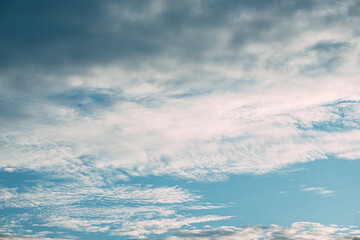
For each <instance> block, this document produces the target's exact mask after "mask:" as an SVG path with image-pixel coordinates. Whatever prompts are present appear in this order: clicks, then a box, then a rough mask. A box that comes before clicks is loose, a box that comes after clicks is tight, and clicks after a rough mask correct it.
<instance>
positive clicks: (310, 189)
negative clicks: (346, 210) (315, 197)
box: [302, 187, 334, 197]
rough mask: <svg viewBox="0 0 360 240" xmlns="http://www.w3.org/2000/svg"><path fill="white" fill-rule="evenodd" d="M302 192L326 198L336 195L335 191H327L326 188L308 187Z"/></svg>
mask: <svg viewBox="0 0 360 240" xmlns="http://www.w3.org/2000/svg"><path fill="white" fill-rule="evenodd" d="M302 191H305V192H314V193H316V194H319V195H323V196H325V197H329V196H333V195H334V191H331V190H328V189H326V188H324V187H307V188H304V189H303V190H302Z"/></svg>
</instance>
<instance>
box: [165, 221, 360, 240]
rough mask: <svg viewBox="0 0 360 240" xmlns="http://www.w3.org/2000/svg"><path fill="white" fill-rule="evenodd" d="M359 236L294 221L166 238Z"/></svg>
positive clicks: (343, 229) (346, 230)
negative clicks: (285, 225) (288, 223)
mask: <svg viewBox="0 0 360 240" xmlns="http://www.w3.org/2000/svg"><path fill="white" fill-rule="evenodd" d="M355 237H359V235H357V234H356V233H355V232H354V231H351V230H350V228H348V227H341V226H337V225H330V226H326V225H322V224H319V223H312V222H296V223H293V224H292V225H291V226H289V227H282V226H278V225H270V226H246V227H230V226H223V227H218V228H207V229H206V228H204V229H190V230H184V229H183V230H177V231H175V236H172V237H166V238H162V239H166V240H180V239H184V240H185V239H194V240H196V239H209V240H210V239H244V240H250V239H252V240H257V239H284V240H285V239H289V240H290V239H299V240H300V239H301V240H303V239H314V240H315V239H318V240H323V239H332V240H340V239H349V240H350V239H355Z"/></svg>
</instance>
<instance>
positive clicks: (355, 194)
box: [0, 156, 360, 239]
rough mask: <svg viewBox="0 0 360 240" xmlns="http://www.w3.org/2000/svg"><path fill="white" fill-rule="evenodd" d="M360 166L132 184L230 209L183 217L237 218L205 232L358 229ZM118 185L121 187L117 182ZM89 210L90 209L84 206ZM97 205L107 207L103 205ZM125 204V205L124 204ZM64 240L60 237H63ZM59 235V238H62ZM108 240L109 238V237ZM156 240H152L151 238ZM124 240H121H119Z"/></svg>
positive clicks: (323, 164) (28, 177) (27, 182)
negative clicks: (226, 228)
mask: <svg viewBox="0 0 360 240" xmlns="http://www.w3.org/2000/svg"><path fill="white" fill-rule="evenodd" d="M358 169H360V161H349V160H342V159H336V158H334V157H331V156H330V157H329V158H328V159H324V160H318V161H313V162H308V163H299V164H295V165H292V166H290V167H289V168H288V169H285V170H280V171H277V172H274V173H268V174H263V175H251V174H243V175H232V176H230V178H229V181H226V182H212V183H206V182H195V181H189V180H184V179H174V178H172V177H169V176H161V177H154V176H151V177H137V178H132V179H131V180H130V182H128V184H142V185H148V184H152V185H153V186H154V187H159V186H175V185H179V186H181V187H182V188H184V189H190V190H193V191H194V192H196V193H199V194H201V195H203V196H204V201H206V202H210V203H212V204H228V206H227V207H224V208H218V209H210V210H186V211H184V210H183V211H180V212H179V213H182V214H185V215H193V216H203V215H208V214H216V215H224V216H228V215H230V216H233V218H231V219H228V220H223V221H215V222H204V223H201V224H194V226H197V227H201V226H204V225H211V226H214V227H216V226H223V225H232V226H242V225H249V224H250V225H253V224H255V225H258V224H260V225H269V224H278V225H285V226H286V225H290V224H291V223H293V222H297V221H311V222H319V223H322V224H338V225H358V224H359V223H360V218H359V213H358V211H359V210H360V204H359V202H360V185H359V184H358V183H359V182H360V174H359V171H358ZM0 178H1V181H0V184H1V185H2V186H4V187H14V186H17V187H20V188H21V187H25V186H31V185H33V184H34V182H36V181H40V180H41V179H42V178H44V176H39V175H37V174H36V173H32V172H14V173H8V172H0ZM119 184H120V182H119ZM305 187H324V188H326V189H328V190H332V191H334V194H333V195H331V196H325V195H320V194H316V193H315V192H313V191H303V189H304V188H305ZM82 204H84V206H85V207H91V205H92V204H96V203H94V202H92V203H86V202H84V203H82ZM99 204H100V205H101V204H104V203H100V202H99ZM125 204H126V203H125ZM36 211H38V209H32V208H28V209H14V208H6V209H1V210H0V214H1V215H2V216H3V217H6V216H11V215H13V214H16V213H26V212H28V213H33V212H36ZM26 228H27V229H32V230H33V231H34V232H36V231H44V230H51V231H65V232H66V233H67V234H69V235H75V236H80V237H82V238H83V237H86V239H99V237H100V238H105V239H119V237H109V236H106V233H105V235H103V233H96V234H94V233H91V234H86V233H81V232H76V231H69V230H67V229H61V228H47V227H39V226H31V225H29V226H26ZM60 235H61V234H60ZM60 235H58V237H59V236H60ZM101 236H102V237H101ZM105 236H106V237H105ZM149 237H150V238H152V236H149ZM120 239H121V237H120Z"/></svg>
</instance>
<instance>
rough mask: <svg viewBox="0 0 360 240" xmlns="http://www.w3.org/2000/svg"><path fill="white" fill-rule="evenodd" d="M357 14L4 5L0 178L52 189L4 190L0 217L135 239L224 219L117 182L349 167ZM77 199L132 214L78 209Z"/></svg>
mask: <svg viewBox="0 0 360 240" xmlns="http://www.w3.org/2000/svg"><path fill="white" fill-rule="evenodd" d="M359 9H360V7H359V3H358V2H357V1H341V2H339V1H321V0H319V1H300V2H297V1H282V2H279V1H251V2H250V1H230V0H226V1H223V2H222V3H221V4H219V3H218V2H216V1H201V0H200V1H182V2H168V1H162V0H157V1H152V2H142V1H129V2H127V1H121V2H119V1H101V2H99V1H86V2H85V1H77V2H73V1H62V3H61V4H59V3H56V2H44V1H37V0H36V1H32V2H31V4H30V3H28V2H26V1H22V0H19V1H8V2H1V3H0V16H1V17H0V18H1V21H0V36H1V37H0V86H1V88H0V123H1V124H0V170H1V171H6V172H8V173H11V174H16V173H17V172H19V171H27V170H30V171H34V172H36V173H41V174H46V175H48V176H51V178H52V179H50V182H49V183H43V184H39V185H36V186H33V187H24V188H22V187H21V188H15V187H2V188H1V189H0V193H1V197H0V205H1V206H2V207H3V208H27V209H32V208H41V209H42V214H43V215H41V216H38V218H39V223H38V224H39V225H41V226H49V227H51V226H53V227H54V226H60V227H61V226H62V227H64V228H70V229H73V230H76V231H85V232H86V231H88V232H95V231H100V232H112V231H113V232H112V233H114V234H118V235H122V234H130V235H133V236H135V237H136V236H140V235H141V236H143V235H144V234H148V233H156V232H158V233H163V232H166V231H167V229H169V228H172V227H181V226H184V225H191V224H192V223H196V222H198V221H204V222H205V221H212V220H216V219H218V220H221V219H226V218H227V217H228V216H212V215H211V216H185V215H183V214H180V213H179V209H181V210H184V209H191V208H199V209H201V208H205V209H206V208H210V207H218V206H210V205H207V204H204V203H202V202H201V200H202V198H201V196H198V195H197V194H194V193H192V192H190V191H188V190H186V189H183V188H181V187H177V186H174V187H154V186H139V185H133V184H130V183H127V182H129V181H130V180H131V179H132V178H134V177H144V176H149V175H152V176H164V175H168V176H171V177H176V178H178V177H180V178H184V179H191V180H196V181H205V182H211V181H226V180H227V179H228V175H230V174H242V173H251V174H263V173H266V172H272V171H277V170H280V169H282V168H284V167H286V166H288V165H290V164H295V163H300V162H308V161H315V160H317V159H326V158H327V157H328V156H335V157H337V158H343V159H349V160H354V159H359V158H360V134H359V124H360V122H359V119H358V115H359V102H360V84H359V76H360V72H359V69H360V68H359V55H358V52H359V50H360V42H359V33H360V32H359V30H358V26H359V25H360V18H359V16H360V14H359V12H360V10H359ZM54 179H56V180H59V181H60V182H61V184H53V183H51V181H52V180H54ZM65 181H73V182H74V183H72V184H69V185H64V184H62V183H64V182H65ZM119 182H120V183H121V184H120V185H117V186H115V185H114V184H115V183H116V184H118V183H119ZM308 191H312V192H315V193H319V194H325V195H329V194H330V193H331V192H329V191H330V190H327V189H325V188H318V187H317V188H315V187H314V188H313V189H311V190H308ZM102 196H103V197H104V198H102ZM86 199H90V200H91V201H92V200H94V201H95V200H96V201H100V202H101V203H104V202H106V201H105V200H107V201H110V202H111V203H113V204H114V203H115V202H118V201H124V202H126V203H128V204H135V205H136V204H138V205H141V207H140V206H137V207H130V206H126V207H125V206H121V207H122V209H118V208H111V207H109V206H98V208H96V207H94V208H93V209H92V208H90V207H84V206H78V207H76V206H74V205H75V203H76V202H79V201H80V202H83V201H85V200H86ZM104 199H105V200H104ZM158 205H161V207H159V206H158ZM48 208H52V210H51V211H50V210H48ZM154 208H156V209H157V210H156V209H155V210H154ZM45 210H46V211H45ZM70 210H71V211H70ZM30 212H31V211H30ZM115 213H117V214H123V216H125V217H124V218H123V219H119V218H117V216H116V215H115ZM32 214H33V213H32ZM86 214H89V215H91V216H94V217H95V219H88V216H87V215H86ZM101 214H104V215H101ZM99 216H102V220H99V219H97V218H99ZM34 218H35V217H34ZM156 218H160V219H156ZM170 219H172V220H170ZM4 221H5V220H4ZM24 221H27V220H26V219H25V220H24ZM135 221H136V222H139V223H141V224H142V225H141V226H142V227H140V228H137V226H135V225H134V224H133V223H134V222H135ZM20 222H21V221H20ZM69 223H71V224H69ZM110 225H111V226H112V227H110V228H108V226H110ZM7 226H9V227H8V228H7V229H12V228H14V229H19V227H18V226H17V225H11V223H9V222H7ZM115 227H116V231H115V230H114V229H115ZM122 227H123V228H122ZM125 227H126V229H127V230H126V229H125ZM119 229H120V230H119ZM121 229H123V230H121ZM124 229H125V230H124ZM151 229H152V230H151ZM256 229H260V230H261V229H262V230H263V228H261V227H259V228H256ZM250 230H251V229H250ZM262 230H261V231H262ZM251 231H255V230H254V229H253V230H251ZM264 231H265V230H264ZM254 234H258V232H256V231H255V233H254ZM271 234H273V233H271Z"/></svg>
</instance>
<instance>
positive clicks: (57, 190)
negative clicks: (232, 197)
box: [0, 181, 229, 237]
mask: <svg viewBox="0 0 360 240" xmlns="http://www.w3.org/2000/svg"><path fill="white" fill-rule="evenodd" d="M41 182H42V183H38V184H36V185H35V186H32V187H24V188H21V189H19V188H18V187H16V188H0V193H1V195H0V196H1V197H0V209H18V210H20V211H23V210H26V213H25V214H20V215H19V214H8V215H7V216H6V217H3V218H0V223H1V225H2V228H1V229H0V230H1V231H2V232H8V233H26V232H24V230H26V226H27V224H29V223H30V222H31V225H32V226H40V227H47V228H54V227H56V228H61V229H67V230H73V231H79V232H87V233H91V232H102V233H107V234H111V235H121V236H139V237H140V236H142V237H143V236H145V235H148V234H161V233H165V232H167V231H168V230H169V229H173V228H181V227H182V226H191V224H193V223H200V222H207V221H219V220H224V219H228V218H229V216H219V215H205V216H192V214H191V213H186V214H184V212H188V211H191V210H206V209H216V208H222V207H226V205H214V204H209V203H206V202H205V201H204V200H203V199H202V197H201V196H199V195H196V194H194V193H191V192H190V191H189V190H185V189H182V188H180V187H153V186H151V185H146V186H140V185H130V184H126V185H123V186H112V185H104V184H103V185H100V186H98V185H94V184H91V185H85V183H84V182H76V183H72V184H70V183H66V182H64V183H59V182H53V183H51V182H48V183H47V184H44V183H43V182H44V181H41Z"/></svg>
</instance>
